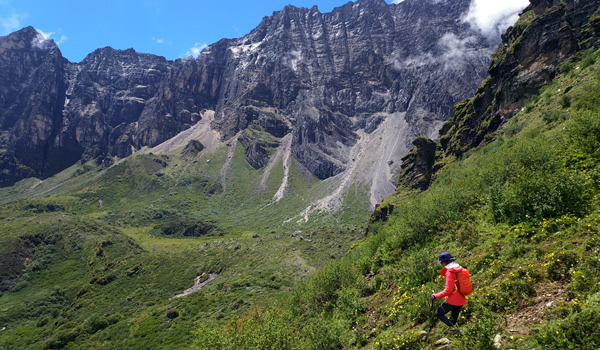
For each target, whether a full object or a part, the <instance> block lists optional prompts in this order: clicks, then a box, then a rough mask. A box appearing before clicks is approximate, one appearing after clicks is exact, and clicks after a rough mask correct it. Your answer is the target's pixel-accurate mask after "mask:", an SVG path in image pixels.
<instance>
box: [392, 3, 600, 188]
mask: <svg viewBox="0 0 600 350" xmlns="http://www.w3.org/2000/svg"><path fill="white" fill-rule="evenodd" d="M599 45H600V3H599V2H598V1H595V0H572V1H555V0H531V1H530V6H529V7H527V8H526V9H525V10H524V11H523V13H522V15H521V17H520V19H519V20H518V21H517V23H516V24H515V25H514V26H512V27H511V28H509V29H508V30H507V32H506V33H504V34H503V35H502V42H501V43H500V45H499V47H498V49H497V50H496V51H495V52H494V54H493V56H492V62H491V65H490V68H489V77H488V78H487V79H485V80H484V82H483V83H482V85H481V86H480V87H479V88H478V89H477V92H476V93H475V95H474V96H473V97H471V98H469V99H466V100H463V101H461V102H460V103H458V104H457V105H456V106H455V110H454V116H453V117H452V118H451V119H450V120H449V121H448V122H447V123H446V124H444V126H443V127H442V128H441V130H440V144H441V145H438V146H439V147H441V148H442V151H443V152H445V153H446V155H451V156H459V157H460V156H461V155H462V154H463V153H464V152H466V151H467V150H469V149H471V148H474V147H477V146H479V145H481V144H482V143H485V141H486V137H487V140H491V139H492V138H493V132H494V131H496V130H497V129H498V128H499V127H500V126H501V125H503V124H504V123H505V122H506V121H508V120H509V119H510V118H512V117H513V116H514V115H515V114H516V113H517V112H519V111H520V110H521V109H522V108H523V107H524V106H525V104H526V102H527V101H528V100H529V99H530V98H531V97H532V96H534V95H535V94H537V93H538V92H539V90H540V88H541V87H543V86H544V85H546V84H548V83H549V82H550V81H551V80H552V79H553V78H554V76H555V75H556V72H557V70H558V66H559V65H560V64H561V63H562V62H563V61H565V60H569V59H570V58H572V57H574V55H577V54H578V53H580V52H582V51H585V50H587V49H590V48H597V47H598V46H599ZM431 147H432V146H431V144H430V143H427V142H420V143H416V144H415V148H414V149H413V150H412V151H411V152H410V154H409V156H407V157H406V158H405V159H403V161H404V163H403V164H402V168H403V174H402V178H401V183H402V184H403V185H405V186H411V187H413V188H416V189H425V188H427V187H428V186H429V181H423V180H424V179H431V176H432V175H433V173H435V171H436V167H433V168H432V167H429V168H427V167H424V166H423V161H424V159H431V158H427V157H425V158H423V157H418V155H420V154H421V155H423V154H428V153H430V149H431Z"/></svg>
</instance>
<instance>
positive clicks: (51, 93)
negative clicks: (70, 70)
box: [0, 27, 68, 184]
mask: <svg viewBox="0 0 600 350" xmlns="http://www.w3.org/2000/svg"><path fill="white" fill-rule="evenodd" d="M67 65H68V62H67V61H66V60H65V59H64V58H63V57H62V55H61V53H60V50H59V49H58V47H57V46H56V44H54V42H52V41H45V40H44V38H43V37H42V36H41V35H40V34H39V33H37V32H36V31H35V30H34V29H33V28H31V27H29V28H26V29H23V30H21V31H20V32H17V33H15V34H13V35H11V36H9V37H0V67H1V68H0V82H1V83H0V183H2V184H6V183H8V184H10V183H12V182H14V181H15V180H17V179H20V178H23V177H27V176H33V175H39V176H45V175H48V174H52V173H54V172H56V171H58V170H60V169H61V168H63V169H64V167H65V166H66V164H64V163H62V162H61V161H60V160H58V161H57V162H52V161H49V159H48V154H49V153H50V148H51V145H52V142H53V140H54V138H55V137H56V134H57V130H59V129H60V128H61V126H62V107H63V105H62V104H63V103H62V101H64V96H65V90H66V86H65V81H64V78H63V77H64V75H65V70H66V67H67Z"/></svg>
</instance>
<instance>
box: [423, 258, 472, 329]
mask: <svg viewBox="0 0 600 350" xmlns="http://www.w3.org/2000/svg"><path fill="white" fill-rule="evenodd" d="M455 260H456V259H454V258H453V257H452V255H450V253H448V252H443V253H441V254H440V255H439V257H438V262H437V264H438V265H440V264H441V265H442V267H443V268H442V270H441V271H440V275H442V276H444V279H445V280H446V288H445V289H444V290H443V291H441V292H439V293H434V294H431V300H434V299H441V298H444V297H446V300H445V301H444V302H443V303H442V304H441V305H440V306H439V307H438V308H437V310H436V311H435V316H436V317H437V318H438V319H439V320H440V321H442V322H444V323H445V324H446V325H448V327H450V328H452V327H454V325H455V324H456V321H458V315H459V314H460V310H461V309H462V307H463V306H464V305H465V304H466V303H467V299H466V298H465V296H464V295H462V294H460V292H459V291H458V286H457V285H456V278H457V277H456V274H457V272H460V271H461V270H462V269H463V268H462V267H461V266H460V265H459V264H457V263H456V262H455ZM447 313H450V319H448V318H447V317H446V314H447ZM453 333H456V334H457V335H458V334H460V332H458V330H455V331H453Z"/></svg>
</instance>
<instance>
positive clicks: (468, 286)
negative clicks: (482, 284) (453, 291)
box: [456, 267, 473, 296]
mask: <svg viewBox="0 0 600 350" xmlns="http://www.w3.org/2000/svg"><path fill="white" fill-rule="evenodd" d="M456 284H457V287H458V292H459V293H460V294H462V295H464V296H467V295H469V294H471V292H473V284H472V283H471V278H470V276H469V270H467V269H465V268H464V267H463V269H462V270H461V271H460V272H457V273H456Z"/></svg>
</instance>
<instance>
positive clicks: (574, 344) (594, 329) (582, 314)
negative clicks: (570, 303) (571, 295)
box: [535, 305, 600, 350]
mask: <svg viewBox="0 0 600 350" xmlns="http://www.w3.org/2000/svg"><path fill="white" fill-rule="evenodd" d="M573 311H574V312H572V313H571V314H570V315H569V316H567V317H566V318H564V319H562V320H557V321H553V322H548V323H546V324H544V325H543V326H542V327H541V329H540V332H539V334H537V336H536V337H535V338H536V340H537V342H538V343H539V345H540V346H542V347H544V348H551V349H557V350H560V349H598V348H600V328H598V324H600V313H599V312H598V306H597V305H593V306H592V305H589V306H588V305H586V306H584V307H583V308H582V310H581V311H576V310H573Z"/></svg>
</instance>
